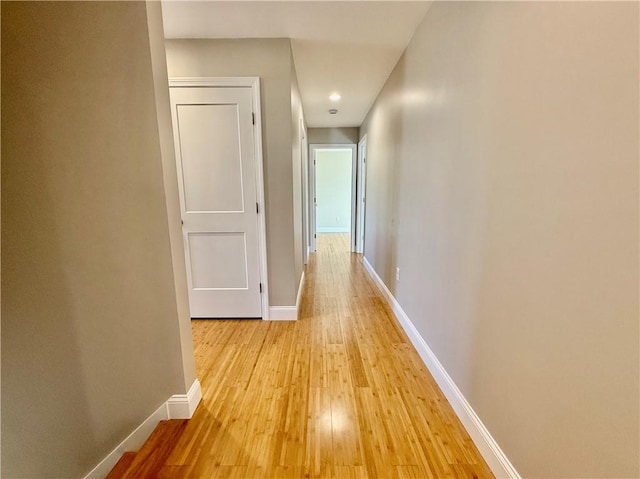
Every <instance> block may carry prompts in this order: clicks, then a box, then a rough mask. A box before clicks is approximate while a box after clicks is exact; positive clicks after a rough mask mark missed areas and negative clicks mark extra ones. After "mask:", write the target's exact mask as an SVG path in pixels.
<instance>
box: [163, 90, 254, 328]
mask: <svg viewBox="0 0 640 479" xmlns="http://www.w3.org/2000/svg"><path fill="white" fill-rule="evenodd" d="M170 92H171V110H172V116H173V126H174V135H175V138H174V143H175V148H176V165H177V168H178V185H179V189H180V203H181V208H182V221H183V234H184V244H185V257H186V261H187V281H188V285H189V304H190V308H191V317H193V318H259V317H261V316H262V305H261V297H260V266H259V265H260V258H259V248H258V215H257V211H256V205H257V203H256V197H257V194H256V176H255V173H256V165H255V153H254V141H255V139H254V128H253V121H252V96H251V95H252V94H251V89H250V88H248V87H237V88H229V87H172V88H171V89H170Z"/></svg>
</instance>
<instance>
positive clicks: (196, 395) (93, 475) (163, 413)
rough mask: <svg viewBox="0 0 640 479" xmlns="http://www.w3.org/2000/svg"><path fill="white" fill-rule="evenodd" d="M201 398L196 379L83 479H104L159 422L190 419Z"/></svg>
mask: <svg viewBox="0 0 640 479" xmlns="http://www.w3.org/2000/svg"><path fill="white" fill-rule="evenodd" d="M183 398H184V401H186V402H188V406H185V404H184V401H183ZM201 398H202V391H201V389H200V381H198V380H197V379H196V380H195V381H194V383H193V385H192V386H191V388H190V389H189V391H188V392H187V394H174V395H173V396H171V397H170V398H169V399H168V400H167V401H166V402H164V403H162V405H161V406H160V407H159V408H158V409H156V410H155V411H154V412H153V413H152V414H151V415H150V416H149V417H148V418H147V419H145V420H144V421H142V424H140V425H139V426H138V427H137V428H135V430H134V431H133V432H132V433H131V434H129V435H128V436H127V437H126V439H125V440H124V441H122V442H121V443H120V444H118V445H117V446H116V447H115V449H113V451H111V452H110V453H109V454H108V455H107V457H105V458H104V459H103V460H102V461H100V463H99V464H98V465H97V466H96V467H94V468H93V469H92V470H91V472H89V474H87V475H86V476H85V477H84V479H104V478H105V477H106V476H107V474H109V472H111V469H113V467H114V466H115V465H116V463H117V462H118V461H119V460H120V458H121V457H122V455H123V454H124V453H125V452H131V451H134V452H135V451H138V450H139V449H140V448H141V447H142V445H143V444H144V443H145V441H146V440H147V439H148V438H149V436H150V435H151V433H152V432H153V430H154V429H155V428H156V427H157V426H158V423H159V422H160V421H164V420H166V419H190V418H191V416H192V415H193V412H194V411H195V408H196V406H197V405H198V403H199V402H200V399H201ZM172 400H173V401H174V402H173V405H172V406H171V405H170V404H169V403H170V402H171V401H172ZM192 407H193V408H192ZM187 410H189V411H190V414H189V415H188V416H187V415H186V414H185V415H182V416H180V415H175V414H179V413H181V412H182V413H185V411H187Z"/></svg>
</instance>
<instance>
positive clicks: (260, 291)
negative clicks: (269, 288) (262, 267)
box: [260, 283, 262, 293]
mask: <svg viewBox="0 0 640 479" xmlns="http://www.w3.org/2000/svg"><path fill="white" fill-rule="evenodd" d="M260 292H261V293H262V283H260Z"/></svg>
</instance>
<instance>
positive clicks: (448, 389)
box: [363, 258, 522, 479]
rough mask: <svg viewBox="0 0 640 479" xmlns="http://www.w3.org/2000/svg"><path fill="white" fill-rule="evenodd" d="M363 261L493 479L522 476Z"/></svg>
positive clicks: (370, 267) (378, 278) (372, 270)
mask: <svg viewBox="0 0 640 479" xmlns="http://www.w3.org/2000/svg"><path fill="white" fill-rule="evenodd" d="M363 264H364V267H365V269H366V270H367V272H368V273H369V275H370V276H371V279H372V280H373V282H374V283H375V285H376V286H377V287H378V289H379V290H380V292H381V293H382V296H384V298H385V300H386V301H387V303H388V304H389V307H390V308H391V310H392V311H393V314H394V315H395V316H396V318H397V319H398V321H399V322H400V325H401V326H402V328H403V329H404V331H405V332H406V333H407V336H409V339H410V340H411V343H412V344H413V346H414V347H415V348H416V350H417V351H418V354H419V355H420V357H421V358H422V361H423V362H424V364H425V365H426V366H427V369H428V370H429V372H430V373H431V375H432V376H433V379H435V381H436V383H438V386H440V389H442V392H443V393H444V395H445V396H446V398H447V400H448V401H449V404H451V406H452V407H453V410H454V411H455V413H456V415H457V416H458V418H460V421H461V422H462V424H463V425H464V427H465V429H466V430H467V432H468V433H469V436H471V439H472V440H473V442H474V444H475V445H476V447H477V448H478V450H479V451H480V454H482V457H483V458H484V460H485V461H487V465H488V466H489V468H490V469H491V471H492V472H493V473H494V474H495V476H496V478H498V479H503V478H504V479H522V478H521V476H520V474H518V471H516V469H515V467H513V464H511V462H510V461H509V459H508V458H507V456H506V455H505V453H504V452H503V451H502V449H501V448H500V446H498V443H497V442H496V441H495V439H494V438H493V437H492V436H491V433H490V432H489V430H488V429H487V428H486V427H485V425H484V424H483V423H482V421H481V420H480V417H479V416H478V415H477V414H476V412H475V411H474V410H473V408H472V407H471V405H470V404H469V402H468V401H467V399H466V398H465V397H464V395H463V394H462V392H461V391H460V389H458V386H456V383H455V382H454V381H453V379H452V378H451V376H449V374H448V373H447V371H446V370H445V368H444V366H443V365H442V363H440V361H439V360H438V358H437V357H436V355H435V354H434V352H433V351H432V350H431V348H430V347H429V345H428V344H427V342H426V341H425V340H424V338H423V337H422V336H421V335H420V333H419V332H418V330H417V329H416V327H415V325H414V324H413V323H412V322H411V320H410V319H409V317H408V316H407V315H406V313H405V312H404V311H403V309H402V307H401V306H400V304H399V303H398V301H397V300H396V298H395V297H394V296H393V294H391V291H389V288H387V286H386V285H385V284H384V282H383V281H382V279H380V276H378V273H376V271H375V270H374V269H373V266H371V264H370V263H369V261H367V258H363Z"/></svg>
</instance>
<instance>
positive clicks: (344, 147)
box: [309, 143, 357, 252]
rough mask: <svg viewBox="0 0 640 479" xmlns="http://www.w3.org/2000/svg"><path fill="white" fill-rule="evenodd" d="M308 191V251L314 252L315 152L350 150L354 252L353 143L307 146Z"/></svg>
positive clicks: (315, 205)
mask: <svg viewBox="0 0 640 479" xmlns="http://www.w3.org/2000/svg"><path fill="white" fill-rule="evenodd" d="M309 150H310V153H311V154H310V155H309V187H310V188H309V191H310V201H309V203H310V208H309V210H310V211H309V219H310V221H309V226H310V228H309V240H310V244H309V250H310V251H314V252H315V251H316V249H317V241H316V207H317V201H316V151H317V150H351V231H350V235H351V251H352V252H355V244H354V242H353V240H354V238H355V236H356V235H355V231H356V177H357V169H356V166H357V155H356V150H357V145H356V144H354V143H334V144H326V143H314V144H312V145H309Z"/></svg>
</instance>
